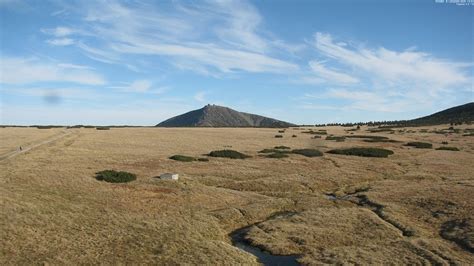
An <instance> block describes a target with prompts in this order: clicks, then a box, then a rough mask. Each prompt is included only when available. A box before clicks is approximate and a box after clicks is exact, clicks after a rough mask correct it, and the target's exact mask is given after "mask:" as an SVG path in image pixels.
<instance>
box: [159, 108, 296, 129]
mask: <svg viewBox="0 0 474 266" xmlns="http://www.w3.org/2000/svg"><path fill="white" fill-rule="evenodd" d="M156 126H157V127H290V126H295V124H292V123H288V122H285V121H281V120H277V119H273V118H269V117H265V116H261V115H256V114H251V113H245V112H239V111H236V110H233V109H231V108H228V107H224V106H219V105H211V104H208V105H206V106H204V107H203V108H201V109H197V110H192V111H190V112H187V113H184V114H181V115H178V116H174V117H172V118H169V119H167V120H165V121H163V122H161V123H159V124H157V125H156Z"/></svg>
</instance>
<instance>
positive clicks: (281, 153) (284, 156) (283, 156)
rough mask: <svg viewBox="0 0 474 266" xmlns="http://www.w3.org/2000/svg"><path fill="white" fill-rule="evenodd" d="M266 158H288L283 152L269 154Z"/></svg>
mask: <svg viewBox="0 0 474 266" xmlns="http://www.w3.org/2000/svg"><path fill="white" fill-rule="evenodd" d="M266 157H267V158H275V159H280V158H286V157H288V154H287V153H284V152H275V153H270V154H268V155H267V156H266Z"/></svg>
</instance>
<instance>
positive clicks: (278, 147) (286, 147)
mask: <svg viewBox="0 0 474 266" xmlns="http://www.w3.org/2000/svg"><path fill="white" fill-rule="evenodd" d="M275 149H277V150H289V149H291V148H290V147H288V146H275Z"/></svg>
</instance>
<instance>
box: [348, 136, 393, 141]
mask: <svg viewBox="0 0 474 266" xmlns="http://www.w3.org/2000/svg"><path fill="white" fill-rule="evenodd" d="M345 137H346V138H357V139H377V140H380V139H388V138H387V137H384V136H372V135H348V136H345Z"/></svg>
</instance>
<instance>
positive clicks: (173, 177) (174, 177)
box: [160, 173, 179, 180]
mask: <svg viewBox="0 0 474 266" xmlns="http://www.w3.org/2000/svg"><path fill="white" fill-rule="evenodd" d="M178 177H179V175H178V174H172V173H164V174H161V175H160V179H171V180H178Z"/></svg>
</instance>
